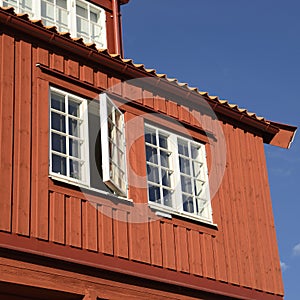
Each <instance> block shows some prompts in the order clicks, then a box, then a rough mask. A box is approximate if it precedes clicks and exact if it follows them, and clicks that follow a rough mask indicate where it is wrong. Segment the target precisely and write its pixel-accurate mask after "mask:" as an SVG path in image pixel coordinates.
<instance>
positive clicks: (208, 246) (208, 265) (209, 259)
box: [199, 233, 215, 279]
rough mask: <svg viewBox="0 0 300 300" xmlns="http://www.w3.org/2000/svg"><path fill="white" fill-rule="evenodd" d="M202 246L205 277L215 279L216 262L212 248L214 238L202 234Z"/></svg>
mask: <svg viewBox="0 0 300 300" xmlns="http://www.w3.org/2000/svg"><path fill="white" fill-rule="evenodd" d="M199 237H200V244H201V250H202V266H203V276H204V277H207V278H211V279H214V278H215V260H214V251H213V246H212V236H211V235H208V234H206V233H203V234H200V236H199Z"/></svg>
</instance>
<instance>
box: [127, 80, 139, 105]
mask: <svg viewBox="0 0 300 300" xmlns="http://www.w3.org/2000/svg"><path fill="white" fill-rule="evenodd" d="M123 97H124V98H126V99H129V100H130V101H136V102H138V103H141V104H142V103H143V90H142V88H140V87H138V86H135V85H134V81H133V82H131V81H130V80H129V81H125V82H124V83H123Z"/></svg>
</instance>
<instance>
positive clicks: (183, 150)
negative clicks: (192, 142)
mask: <svg viewBox="0 0 300 300" xmlns="http://www.w3.org/2000/svg"><path fill="white" fill-rule="evenodd" d="M178 153H179V154H182V155H185V156H187V157H189V148H188V144H187V143H186V142H184V141H182V140H179V141H178Z"/></svg>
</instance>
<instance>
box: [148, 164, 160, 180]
mask: <svg viewBox="0 0 300 300" xmlns="http://www.w3.org/2000/svg"><path fill="white" fill-rule="evenodd" d="M147 175H148V181H151V182H154V183H157V184H159V171H158V168H157V167H153V166H150V165H147Z"/></svg>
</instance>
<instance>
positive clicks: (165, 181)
mask: <svg viewBox="0 0 300 300" xmlns="http://www.w3.org/2000/svg"><path fill="white" fill-rule="evenodd" d="M161 177H162V185H164V186H168V187H171V175H170V172H169V171H168V170H162V171H161Z"/></svg>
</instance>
